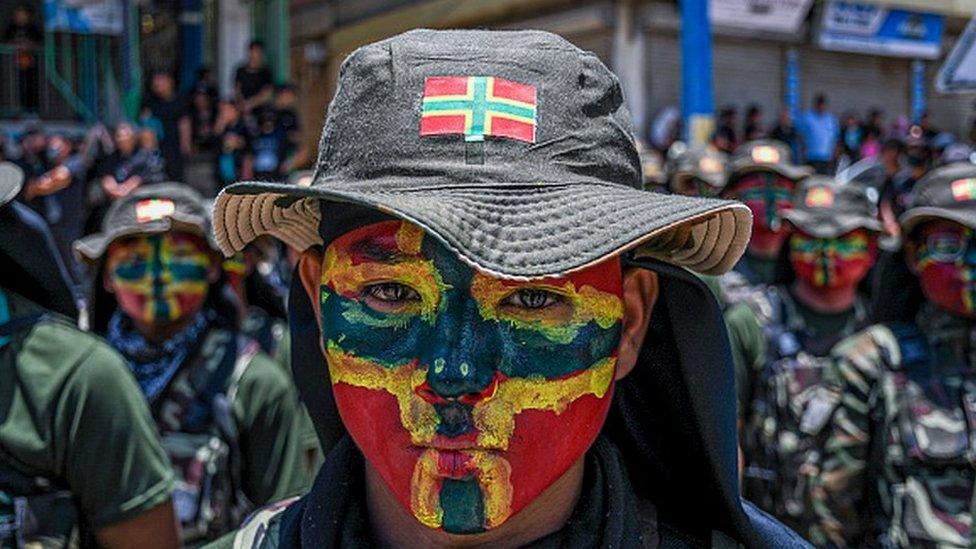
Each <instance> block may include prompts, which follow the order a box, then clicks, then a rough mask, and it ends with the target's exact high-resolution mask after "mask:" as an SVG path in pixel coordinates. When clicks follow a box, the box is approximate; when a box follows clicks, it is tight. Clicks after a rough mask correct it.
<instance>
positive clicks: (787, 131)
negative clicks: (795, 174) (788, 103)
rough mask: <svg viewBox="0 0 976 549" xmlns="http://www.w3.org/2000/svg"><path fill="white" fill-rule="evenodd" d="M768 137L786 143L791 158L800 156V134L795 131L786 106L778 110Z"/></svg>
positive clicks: (791, 117) (791, 116)
mask: <svg viewBox="0 0 976 549" xmlns="http://www.w3.org/2000/svg"><path fill="white" fill-rule="evenodd" d="M769 138H770V139H772V140H773V141H779V142H781V143H786V145H787V146H788V147H789V148H790V152H791V153H792V155H793V158H794V159H797V158H800V135H799V133H797V131H796V125H795V124H794V123H793V115H792V114H790V109H789V108H788V107H783V108H782V109H780V110H779V117H778V118H777V119H776V125H775V126H773V129H772V130H770V132H769Z"/></svg>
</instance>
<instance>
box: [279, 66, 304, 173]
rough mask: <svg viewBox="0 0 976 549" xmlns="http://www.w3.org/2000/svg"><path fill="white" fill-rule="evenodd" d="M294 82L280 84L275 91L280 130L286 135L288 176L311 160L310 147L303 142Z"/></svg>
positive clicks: (285, 171) (283, 167) (283, 169)
mask: <svg viewBox="0 0 976 549" xmlns="http://www.w3.org/2000/svg"><path fill="white" fill-rule="evenodd" d="M295 92H296V90H295V86H294V85H293V84H283V85H281V86H278V88H277V91H276V92H275V102H274V107H275V113H276V114H277V122H276V123H277V125H278V128H279V131H281V132H282V134H283V135H284V136H285V141H286V144H287V145H286V147H285V160H284V162H283V163H282V165H281V170H280V171H281V175H282V177H287V176H288V175H289V174H291V173H292V172H294V171H295V170H296V169H298V168H300V167H302V166H304V165H306V163H307V162H308V161H309V155H308V148H307V147H306V146H305V144H304V143H303V142H302V136H301V121H300V120H299V118H298V94H297V93H295Z"/></svg>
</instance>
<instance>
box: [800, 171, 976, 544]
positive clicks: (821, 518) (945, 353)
mask: <svg viewBox="0 0 976 549" xmlns="http://www.w3.org/2000/svg"><path fill="white" fill-rule="evenodd" d="M974 176H976V168H974V167H973V166H971V165H959V164H956V165H953V166H947V167H944V168H939V169H937V170H934V171H933V172H931V173H930V174H929V175H927V176H926V177H925V178H923V180H922V181H921V182H920V183H919V186H918V187H916V189H917V190H918V193H917V195H916V200H915V203H914V204H913V206H912V207H911V208H909V209H908V210H907V211H906V213H905V214H904V215H903V216H902V218H901V219H900V223H901V225H902V227H903V230H904V232H905V234H911V230H912V225H914V224H917V223H918V222H920V221H922V220H931V219H936V220H937V219H947V220H951V221H955V222H957V223H961V224H963V225H965V226H968V227H974V226H976V191H974V190H973V189H972V187H971V186H970V183H969V182H971V181H974V180H973V179H972V178H973V177H974ZM960 182H961V183H960ZM971 247H972V246H971V245H970V248H971ZM973 254H974V250H972V249H969V251H968V255H967V256H966V257H965V259H964V261H965V262H966V264H967V265H974V264H976V258H973V257H972V256H973ZM890 290H891V291H897V292H902V291H904V288H901V287H899V288H890ZM825 377H826V381H825V387H824V390H823V391H822V393H821V394H820V395H819V396H818V397H817V399H816V401H817V404H816V406H811V407H809V408H808V410H807V414H806V416H805V417H804V421H806V422H809V423H810V424H813V425H817V426H820V425H822V426H823V427H822V429H823V439H824V444H823V446H822V447H821V452H820V455H819V456H818V459H817V460H816V461H815V463H813V464H812V466H811V467H810V468H809V469H807V470H806V474H807V476H808V481H809V484H810V498H811V508H812V511H813V513H814V516H815V519H816V523H815V524H814V527H813V530H812V533H811V534H812V539H813V541H814V542H816V543H824V544H825V543H831V544H836V545H858V544H866V545H875V544H882V545H883V546H889V547H892V546H893V547H971V546H972V543H973V535H972V524H973V511H974V503H973V502H974V499H973V497H974V495H976V492H974V478H976V461H974V459H976V458H974V455H976V451H974V449H976V438H974V434H976V321H974V320H973V319H971V318H964V317H960V316H954V315H952V314H950V313H949V312H947V311H945V310H943V309H940V308H939V307H937V306H936V305H935V304H933V303H931V302H926V303H925V304H923V306H922V308H921V310H920V311H919V312H918V313H917V315H916V316H915V317H914V318H913V319H910V320H908V321H905V322H890V323H886V324H879V325H875V326H872V327H870V328H868V329H866V330H864V331H863V332H861V333H859V334H857V335H855V336H853V337H851V338H849V339H847V340H845V341H843V342H841V343H840V344H839V345H837V347H836V348H835V349H834V350H833V352H832V361H831V364H830V368H829V369H828V371H827V372H826V374H825Z"/></svg>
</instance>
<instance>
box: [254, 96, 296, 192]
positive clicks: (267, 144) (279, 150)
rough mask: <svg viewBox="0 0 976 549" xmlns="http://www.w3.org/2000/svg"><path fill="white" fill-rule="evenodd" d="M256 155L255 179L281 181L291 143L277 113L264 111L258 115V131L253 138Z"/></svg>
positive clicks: (268, 110)
mask: <svg viewBox="0 0 976 549" xmlns="http://www.w3.org/2000/svg"><path fill="white" fill-rule="evenodd" d="M250 147H251V154H253V155H254V162H253V170H254V178H255V179H259V180H262V181H277V180H279V179H281V175H282V170H281V168H282V166H283V165H284V162H285V160H286V154H287V152H288V148H289V143H288V139H287V136H286V135H285V130H284V128H282V127H280V126H279V125H278V119H277V115H276V113H275V111H273V110H271V109H263V110H262V111H261V112H260V113H258V115H257V130H256V131H255V133H254V135H252V136H251V142H250Z"/></svg>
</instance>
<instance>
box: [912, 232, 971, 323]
mask: <svg viewBox="0 0 976 549" xmlns="http://www.w3.org/2000/svg"><path fill="white" fill-rule="evenodd" d="M911 242H912V246H913V248H914V258H915V264H914V268H915V272H916V273H918V278H919V282H920V283H921V286H922V291H923V292H924V293H925V297H926V298H927V299H928V300H929V301H931V302H933V303H935V304H936V305H938V306H939V307H940V308H942V309H944V310H946V311H948V312H950V313H953V314H956V315H960V316H965V317H968V318H976V231H974V230H973V229H970V228H969V227H965V226H963V225H960V224H958V223H954V222H952V221H943V220H939V221H930V222H928V223H925V224H924V225H922V226H921V227H919V228H918V230H917V231H916V232H915V233H914V234H913V235H912V237H911Z"/></svg>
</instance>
